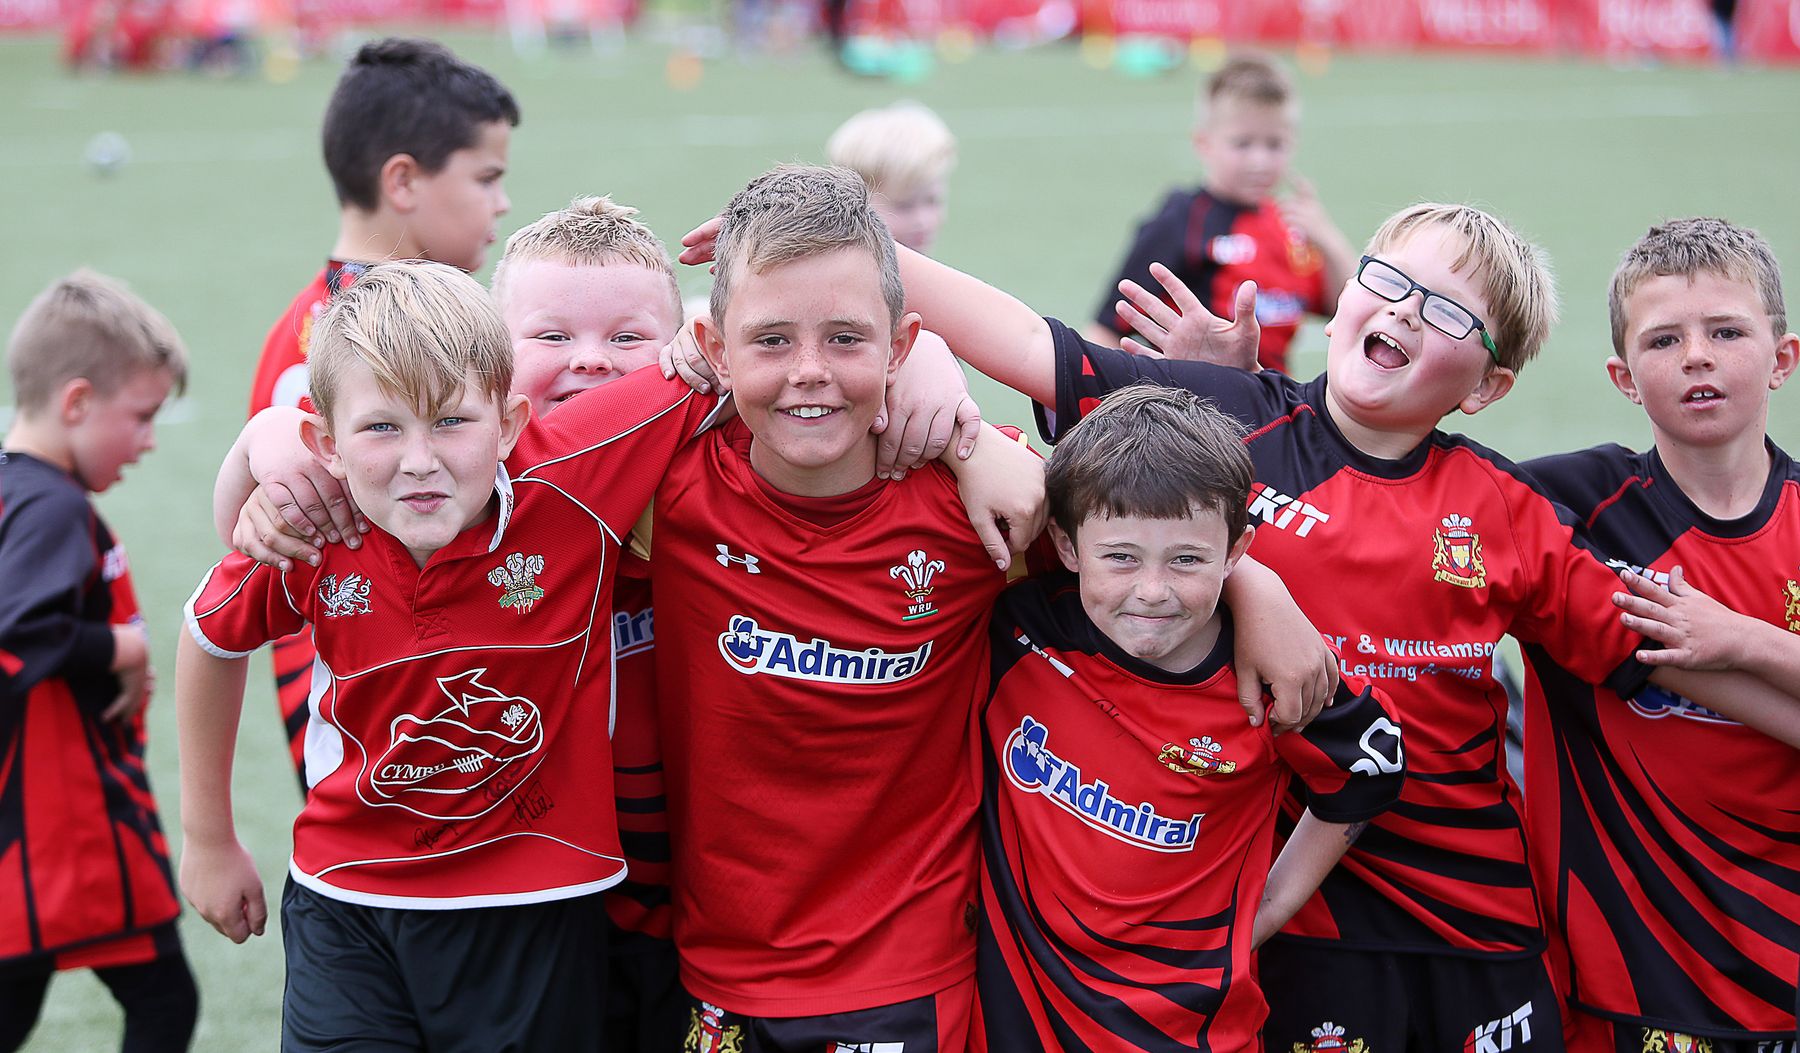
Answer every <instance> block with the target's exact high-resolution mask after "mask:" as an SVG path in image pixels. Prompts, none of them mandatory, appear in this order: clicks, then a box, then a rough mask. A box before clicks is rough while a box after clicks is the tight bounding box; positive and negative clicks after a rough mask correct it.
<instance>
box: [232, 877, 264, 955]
mask: <svg viewBox="0 0 1800 1053" xmlns="http://www.w3.org/2000/svg"><path fill="white" fill-rule="evenodd" d="M244 920H245V921H246V922H247V923H248V924H249V927H250V934H251V935H254V936H261V935H262V934H263V931H264V930H266V929H267V928H268V927H269V904H268V902H267V900H265V899H264V898H263V890H262V884H261V883H260V882H258V883H257V884H256V885H255V886H254V887H252V888H251V889H250V895H249V896H247V897H246V898H245V900H244ZM239 942H240V943H241V942H243V941H241V940H240V941H239Z"/></svg>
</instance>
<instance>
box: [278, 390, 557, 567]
mask: <svg viewBox="0 0 1800 1053" xmlns="http://www.w3.org/2000/svg"><path fill="white" fill-rule="evenodd" d="M530 415H531V414H530V410H529V408H528V406H527V403H526V400H525V397H524V396H523V395H511V396H508V397H507V399H506V402H505V404H504V405H501V404H499V403H498V402H497V401H496V400H495V399H494V398H492V397H491V396H489V395H487V394H485V393H484V392H483V391H482V387H481V384H480V383H479V382H478V381H477V380H476V378H475V377H473V375H471V376H470V378H469V379H468V380H467V381H466V382H465V383H464V384H463V387H462V390H461V391H460V392H457V393H456V394H455V395H453V396H452V397H451V398H450V399H449V400H448V405H447V406H445V407H444V408H442V409H441V410H440V411H439V412H438V413H436V414H431V415H429V416H427V415H426V414H425V413H424V412H423V411H422V410H421V409H420V408H419V407H418V406H416V405H414V404H413V403H412V402H411V400H409V399H406V398H403V397H401V396H398V395H391V394H388V393H387V392H385V391H383V390H382V389H381V385H379V384H378V383H376V381H375V374H374V373H373V372H372V371H371V370H370V369H369V367H368V366H367V365H364V364H363V363H362V362H360V361H357V362H352V363H348V364H346V366H345V368H344V370H343V374H342V380H341V387H340V389H339V391H338V393H337V395H336V397H335V400H334V403H333V406H332V411H331V418H330V420H329V421H328V422H327V427H326V430H325V431H323V432H321V431H318V430H316V429H314V428H313V426H312V425H311V423H310V422H309V423H307V424H305V425H303V426H302V428H303V431H304V434H305V437H306V440H307V444H308V445H309V446H311V447H312V449H313V452H314V453H315V454H317V455H318V456H319V458H320V460H322V461H324V463H325V466H326V468H327V469H328V470H329V471H330V472H331V474H332V475H334V476H336V477H337V478H339V479H342V480H343V481H344V483H345V485H346V486H347V487H349V490H350V496H351V497H352V498H354V499H355V501H356V504H357V507H359V508H361V509H362V512H363V514H364V515H365V516H367V517H368V519H369V521H370V522H371V523H374V524H375V525H376V526H378V527H380V528H381V529H383V530H385V531H387V532H388V533H389V534H392V535H393V536H394V537H395V538H396V539H397V540H399V542H400V543H401V544H402V545H405V546H406V550H407V551H408V552H410V553H411V554H412V557H413V560H414V561H415V562H416V563H418V565H419V566H421V567H422V566H424V565H425V561H426V560H427V559H429V558H430V557H431V554H432V553H433V552H436V551H437V550H438V549H441V548H443V547H444V546H445V545H447V544H449V543H450V542H451V540H452V539H454V538H455V537H456V535H457V534H460V533H462V532H463V531H464V530H466V529H468V528H469V527H471V526H474V525H475V524H476V523H479V522H481V520H482V519H484V518H486V517H487V515H488V507H489V503H490V502H491V501H492V500H493V497H494V472H495V469H496V468H497V467H498V465H499V463H500V461H501V460H502V459H503V458H505V457H506V455H507V454H509V453H511V452H512V447H513V443H514V442H515V441H517V440H518V437H519V432H520V430H521V429H523V428H524V426H525V422H526V421H527V420H528V419H530Z"/></svg>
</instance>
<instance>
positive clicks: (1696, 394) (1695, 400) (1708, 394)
mask: <svg viewBox="0 0 1800 1053" xmlns="http://www.w3.org/2000/svg"><path fill="white" fill-rule="evenodd" d="M1724 401H1725V393H1724V392H1722V391H1720V390H1719V389H1718V388H1714V387H1698V388H1694V389H1692V390H1690V391H1689V392H1688V393H1687V394H1685V395H1683V396H1682V397H1681V402H1682V404H1683V405H1685V406H1707V405H1711V404H1713V403H1715V402H1724Z"/></svg>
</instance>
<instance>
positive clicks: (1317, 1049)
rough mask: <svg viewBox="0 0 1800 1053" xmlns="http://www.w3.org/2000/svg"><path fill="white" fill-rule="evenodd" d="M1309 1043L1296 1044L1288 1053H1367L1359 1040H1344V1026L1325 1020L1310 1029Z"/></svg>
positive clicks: (1364, 1045) (1365, 1047) (1366, 1047)
mask: <svg viewBox="0 0 1800 1053" xmlns="http://www.w3.org/2000/svg"><path fill="white" fill-rule="evenodd" d="M1312 1036H1313V1038H1312V1041H1311V1042H1296V1043H1294V1048H1293V1049H1292V1050H1291V1051H1290V1053H1368V1048H1369V1047H1368V1044H1367V1043H1365V1042H1364V1041H1363V1040H1362V1039H1360V1038H1348V1039H1347V1038H1345V1037H1344V1026H1343V1025H1342V1024H1334V1023H1332V1022H1331V1021H1329V1020H1327V1021H1325V1022H1324V1023H1323V1024H1321V1025H1319V1026H1318V1027H1315V1028H1313V1029H1312Z"/></svg>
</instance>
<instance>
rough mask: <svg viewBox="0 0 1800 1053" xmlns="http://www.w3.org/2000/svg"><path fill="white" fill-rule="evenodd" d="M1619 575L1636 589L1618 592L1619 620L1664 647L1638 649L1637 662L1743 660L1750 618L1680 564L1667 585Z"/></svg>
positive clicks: (1706, 664) (1685, 665)
mask: <svg viewBox="0 0 1800 1053" xmlns="http://www.w3.org/2000/svg"><path fill="white" fill-rule="evenodd" d="M1620 576H1621V577H1622V578H1623V579H1624V581H1625V584H1626V585H1627V586H1629V587H1630V589H1631V592H1630V593H1624V592H1619V593H1614V594H1613V603H1614V605H1616V606H1617V607H1618V608H1619V611H1620V614H1619V618H1620V620H1621V621H1623V622H1624V623H1625V627H1626V628H1627V629H1630V630H1631V631H1632V632H1635V633H1642V634H1643V635H1645V636H1648V637H1650V638H1651V639H1652V640H1655V641H1656V642H1658V643H1660V644H1662V645H1663V646H1662V649H1661V650H1649V649H1645V650H1641V651H1639V652H1638V653H1637V659H1638V661H1640V662H1642V663H1644V664H1645V665H1672V666H1678V667H1680V668H1682V669H1692V670H1719V669H1732V668H1736V667H1737V666H1739V665H1740V664H1742V662H1743V655H1742V653H1741V650H1742V648H1741V646H1740V645H1741V644H1742V643H1743V641H1744V640H1745V639H1746V634H1745V633H1744V631H1743V624H1742V623H1743V622H1744V620H1745V617H1746V616H1745V615H1742V614H1738V613H1737V612H1736V611H1733V610H1732V609H1730V608H1729V607H1726V606H1725V605H1724V604H1722V603H1720V602H1719V601H1718V600H1715V599H1713V598H1712V597H1711V596H1708V595H1707V594H1706V593H1704V592H1701V591H1700V590H1699V589H1696V588H1694V587H1693V586H1692V585H1689V584H1688V583H1687V581H1686V579H1685V578H1684V577H1683V574H1682V569H1681V568H1680V567H1679V566H1678V567H1675V568H1674V569H1673V570H1671V571H1669V584H1668V585H1667V586H1663V585H1658V584H1657V583H1656V582H1655V581H1653V580H1651V579H1650V578H1647V577H1645V576H1643V575H1642V574H1635V573H1633V572H1631V571H1629V570H1628V571H1625V572H1624V573H1623V574H1622V575H1620ZM1634 594H1635V595H1634Z"/></svg>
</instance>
